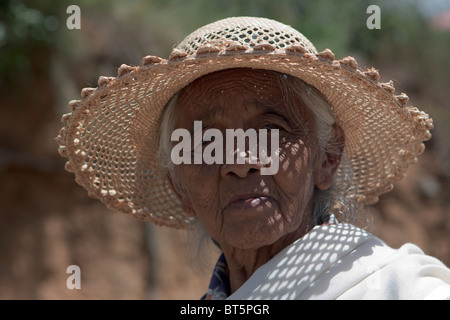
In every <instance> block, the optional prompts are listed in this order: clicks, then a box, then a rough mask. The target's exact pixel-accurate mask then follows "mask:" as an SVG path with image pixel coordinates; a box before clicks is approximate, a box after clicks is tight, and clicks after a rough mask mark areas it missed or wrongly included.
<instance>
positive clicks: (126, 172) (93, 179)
mask: <svg viewBox="0 0 450 320" xmlns="http://www.w3.org/2000/svg"><path fill="white" fill-rule="evenodd" d="M144 61H145V63H144V64H145V65H143V66H141V67H130V66H122V67H121V68H120V69H119V76H118V77H116V78H104V77H101V79H100V80H99V87H98V88H96V89H92V88H91V89H84V90H83V91H82V97H83V99H82V100H81V101H72V102H71V104H70V107H71V109H73V112H72V114H69V115H67V116H65V117H63V123H64V124H65V127H64V128H63V129H62V130H61V132H60V135H59V137H58V143H59V145H60V149H59V150H60V153H61V154H62V155H63V156H65V157H67V158H68V162H67V165H66V169H67V170H69V171H72V172H74V174H75V176H76V181H77V182H78V183H79V184H80V185H82V186H83V187H84V188H86V189H87V190H88V192H89V195H90V196H91V197H95V198H98V199H100V200H101V201H102V202H104V203H105V204H106V205H107V206H108V207H109V208H111V209H114V210H118V211H121V212H124V213H129V214H132V215H135V216H136V217H138V218H140V219H142V220H144V221H150V222H153V223H156V224H158V225H165V226H169V227H175V228H181V227H184V226H186V225H188V224H189V223H190V222H191V218H189V217H188V216H187V215H185V214H184V213H183V211H182V209H181V205H180V202H179V200H178V198H177V196H176V195H175V193H174V192H173V191H172V189H171V187H170V184H169V182H168V179H167V177H166V173H165V172H164V171H163V170H162V169H161V167H160V164H159V160H158V154H157V150H158V128H159V119H160V116H161V114H162V112H163V109H164V107H165V105H166V104H167V102H168V101H169V100H170V98H171V97H172V96H173V95H174V94H175V93H176V92H178V91H179V90H181V89H182V88H184V87H185V86H187V85H188V84H189V83H191V82H192V81H194V80H195V79H197V78H199V77H201V76H204V75H206V74H208V73H212V72H215V71H220V70H224V69H230V68H254V69H266V70H273V71H277V72H281V73H286V74H289V75H292V76H294V77H298V78H300V79H302V80H303V81H305V82H306V83H308V84H309V85H311V86H313V87H315V88H316V89H318V90H319V91H320V92H321V93H322V95H323V96H324V97H325V99H326V100H327V101H328V103H329V105H330V107H331V109H332V110H333V112H334V114H335V116H336V121H337V124H338V125H339V126H341V127H342V128H343V130H344V132H345V136H346V143H345V150H346V152H347V154H348V157H349V159H350V161H351V164H352V167H353V174H354V179H355V186H356V188H355V190H354V192H353V193H352V198H353V200H354V201H357V202H359V203H367V204H371V203H374V202H376V201H377V199H378V196H379V195H380V194H382V193H385V192H387V191H389V190H391V189H392V185H393V182H395V181H396V180H398V179H400V178H401V177H403V175H404V174H405V172H406V169H407V167H408V166H409V165H410V164H411V163H413V162H415V161H416V157H417V156H418V155H419V154H420V153H422V152H423V150H424V145H423V143H422V142H423V141H425V140H428V139H429V138H430V137H431V135H430V133H429V130H430V129H431V128H432V127H433V125H432V121H431V119H430V118H429V117H428V115H426V114H425V113H423V112H421V111H419V110H418V109H416V108H412V107H407V106H406V102H407V97H406V95H404V94H402V95H398V96H396V95H395V94H394V88H393V86H392V83H387V84H383V83H380V82H378V80H379V75H378V73H377V72H376V70H374V69H370V70H367V71H365V72H362V71H360V70H359V69H357V65H356V62H355V60H354V59H353V58H351V57H347V58H345V59H342V60H339V61H337V60H334V55H333V54H332V53H331V52H330V51H329V50H328V51H324V52H322V53H317V54H311V53H303V52H297V51H296V50H289V49H288V48H286V49H277V50H265V49H264V48H261V49H260V50H256V49H255V48H254V49H252V50H247V51H245V52H210V53H208V52H206V53H204V54H197V55H190V56H181V57H174V56H172V57H171V59H169V60H164V59H160V58H157V57H148V58H146V59H144ZM344 174H345V172H342V171H340V170H338V172H337V177H336V179H337V180H339V179H340V178H341V177H340V176H339V175H344Z"/></svg>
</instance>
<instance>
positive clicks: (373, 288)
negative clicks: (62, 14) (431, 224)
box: [228, 223, 450, 300]
mask: <svg viewBox="0 0 450 320" xmlns="http://www.w3.org/2000/svg"><path fill="white" fill-rule="evenodd" d="M228 299H232V300H233V299H236V300H237V299H270V300H272V299H450V269H448V268H447V267H446V266H445V265H444V264H443V263H442V262H440V261H439V260H437V259H436V258H433V257H430V256H427V255H425V254H424V253H423V252H422V251H421V250H420V249H419V248H418V247H417V246H415V245H412V244H405V245H403V246H402V247H401V248H400V249H392V248H390V247H389V246H387V245H386V244H385V243H384V242H382V241H381V240H380V239H378V238H377V237H375V236H373V235H371V234H369V233H367V232H365V231H364V230H362V229H359V228H357V227H355V226H353V225H350V224H345V223H340V224H337V225H328V226H317V227H315V228H314V229H313V230H311V232H309V233H308V234H307V235H305V236H304V237H302V238H300V239H299V240H297V241H296V242H294V243H293V244H291V245H290V246H288V247H287V248H285V249H284V250H282V251H281V252H280V253H279V254H277V255H276V256H275V257H274V258H273V259H271V260H270V261H269V262H267V263H266V264H264V265H263V266H261V267H260V268H259V269H257V270H256V271H255V273H254V274H253V275H252V276H251V277H250V278H249V279H248V280H247V282H245V283H244V284H243V285H242V286H241V287H240V288H239V289H238V290H237V291H236V292H235V293H233V294H232V295H231V296H230V297H228Z"/></svg>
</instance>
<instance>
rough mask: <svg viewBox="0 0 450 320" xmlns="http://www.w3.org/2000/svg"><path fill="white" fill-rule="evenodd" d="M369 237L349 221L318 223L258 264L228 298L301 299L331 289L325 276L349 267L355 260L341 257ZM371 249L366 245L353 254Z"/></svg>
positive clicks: (367, 253)
mask: <svg viewBox="0 0 450 320" xmlns="http://www.w3.org/2000/svg"><path fill="white" fill-rule="evenodd" d="M371 237H372V236H371V235H370V234H368V233H366V232H365V231H364V230H361V229H359V228H357V227H355V226H353V225H349V224H338V225H329V226H317V227H315V228H314V229H313V230H312V231H311V232H310V233H308V234H307V235H306V236H304V237H303V238H301V239H299V240H297V241H296V242H295V243H293V244H292V245H291V246H289V247H287V248H285V249H284V250H283V251H281V252H280V253H279V254H278V255H277V256H275V257H274V258H273V259H272V260H270V261H269V262H268V263H267V264H265V265H264V266H262V267H261V268H259V269H258V270H257V271H256V272H255V273H254V274H253V275H252V277H251V278H250V279H249V281H248V282H247V283H246V284H244V286H242V287H241V288H240V289H239V290H238V291H237V292H236V294H235V295H233V296H231V297H230V298H231V299H234V298H246V299H303V298H308V297H311V296H317V295H320V294H322V293H324V292H325V291H327V290H330V289H331V288H330V286H329V281H328V279H331V278H333V276H334V275H335V274H337V273H339V272H345V271H348V270H349V269H351V268H352V265H353V264H354V262H355V260H351V259H350V260H351V263H348V259H347V261H346V263H345V264H342V262H341V261H342V260H341V258H342V257H344V256H347V255H349V254H350V253H352V252H353V251H355V250H356V251H357V250H358V247H359V246H360V245H361V244H362V243H364V242H365V241H367V240H368V239H369V238H371ZM371 253H372V250H371V249H369V250H368V249H367V248H365V249H363V251H362V252H359V253H358V254H357V255H356V256H359V257H361V256H368V255H370V254H371ZM319 279H320V281H318V280H319ZM331 291H333V290H331ZM240 295H243V296H240Z"/></svg>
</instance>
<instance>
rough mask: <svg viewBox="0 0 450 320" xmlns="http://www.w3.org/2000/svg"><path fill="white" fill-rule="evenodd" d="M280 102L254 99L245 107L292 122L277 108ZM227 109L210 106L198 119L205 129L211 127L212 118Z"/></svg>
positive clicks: (191, 130) (191, 131) (190, 130)
mask: <svg viewBox="0 0 450 320" xmlns="http://www.w3.org/2000/svg"><path fill="white" fill-rule="evenodd" d="M278 105H279V104H278V103H277V104H264V103H261V102H260V101H252V102H250V103H249V104H246V105H245V107H244V108H251V107H254V108H255V109H256V110H260V111H261V112H260V113H259V114H257V115H256V116H262V115H274V116H277V117H279V118H281V119H282V120H283V121H285V122H286V123H288V124H291V123H292V122H291V121H290V120H289V118H288V117H287V116H286V115H284V114H283V113H281V112H280V111H279V110H277V109H279V108H276V106H278ZM225 111H226V108H220V107H210V108H209V109H208V110H207V111H204V112H202V113H201V114H199V115H198V116H197V117H196V118H197V119H196V121H202V127H203V129H204V130H205V129H208V128H210V127H211V126H210V121H211V119H214V118H216V117H217V116H222V115H223V114H224V112H225ZM189 132H190V133H191V134H192V133H193V132H194V128H193V127H192V128H191V129H189Z"/></svg>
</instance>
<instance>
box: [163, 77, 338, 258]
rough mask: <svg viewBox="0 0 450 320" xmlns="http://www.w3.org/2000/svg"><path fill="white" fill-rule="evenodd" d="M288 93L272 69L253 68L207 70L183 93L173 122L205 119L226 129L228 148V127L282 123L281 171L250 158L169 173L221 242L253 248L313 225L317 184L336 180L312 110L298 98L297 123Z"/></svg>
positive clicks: (186, 204)
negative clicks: (264, 167)
mask: <svg viewBox="0 0 450 320" xmlns="http://www.w3.org/2000/svg"><path fill="white" fill-rule="evenodd" d="M284 101H285V99H283V97H282V92H281V90H280V88H279V85H278V82H277V79H276V77H275V75H274V74H273V73H271V72H266V71H263V70H252V69H230V70H224V71H219V72H216V73H212V74H209V75H206V76H204V77H202V78H200V79H197V80H196V81H195V82H193V83H192V84H190V85H189V86H187V87H186V88H184V89H183V90H182V91H181V93H180V95H179V98H178V101H177V106H176V108H177V109H176V115H177V116H176V119H175V127H174V129H178V128H183V129H187V130H189V131H191V132H193V131H194V130H193V129H194V121H202V127H203V130H206V129H208V128H215V129H218V130H220V132H222V133H223V137H224V143H223V145H224V148H225V139H226V138H225V137H226V134H225V132H226V129H239V128H240V129H243V130H244V131H246V130H247V129H250V128H253V129H256V132H258V129H268V130H271V129H278V130H279V131H278V132H279V169H278V172H277V173H276V174H273V175H261V168H262V164H260V163H256V164H251V163H249V162H248V161H247V162H246V163H245V164H217V163H213V164H206V163H205V162H204V161H202V163H201V164H180V165H175V166H174V172H173V175H172V177H171V181H172V184H173V186H174V188H175V190H176V193H177V194H178V195H179V197H180V199H181V202H182V205H183V209H184V211H185V212H186V214H188V215H190V216H194V215H196V216H197V217H198V219H199V220H200V221H201V223H202V224H203V226H204V227H205V229H206V230H207V231H208V233H209V234H210V235H211V236H212V237H213V238H214V239H215V240H217V241H218V242H219V243H220V244H221V245H222V246H223V245H229V246H233V247H237V248H242V249H255V248H260V247H263V246H267V245H271V244H273V243H274V242H276V241H278V240H280V239H282V238H283V237H286V236H288V235H289V234H292V233H298V232H302V233H303V234H304V233H306V232H307V231H309V229H310V228H311V227H312V224H311V206H312V196H313V192H314V187H315V186H316V187H318V188H320V189H326V188H328V187H329V185H330V184H331V178H330V177H329V174H327V173H329V172H327V170H326V168H325V169H324V166H325V165H324V163H326V161H324V156H323V154H322V152H320V148H319V144H318V140H317V137H316V131H315V125H314V120H313V115H312V113H311V112H310V111H309V110H308V109H307V108H306V107H304V106H302V104H301V102H299V103H298V112H299V114H300V116H301V119H303V123H302V125H298V124H295V123H293V121H292V117H291V116H289V113H288V109H287V108H286V105H285V102H284ZM268 140H269V141H270V139H269V138H268ZM258 141H259V140H258ZM174 144H175V143H174ZM207 144H208V142H204V144H203V148H205V147H206V145H207ZM223 152H224V154H225V150H224V151H223ZM235 152H236V153H241V152H242V150H237V149H235ZM246 153H247V155H248V156H250V155H249V154H248V153H249V150H248V149H246ZM331 176H332V175H331Z"/></svg>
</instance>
